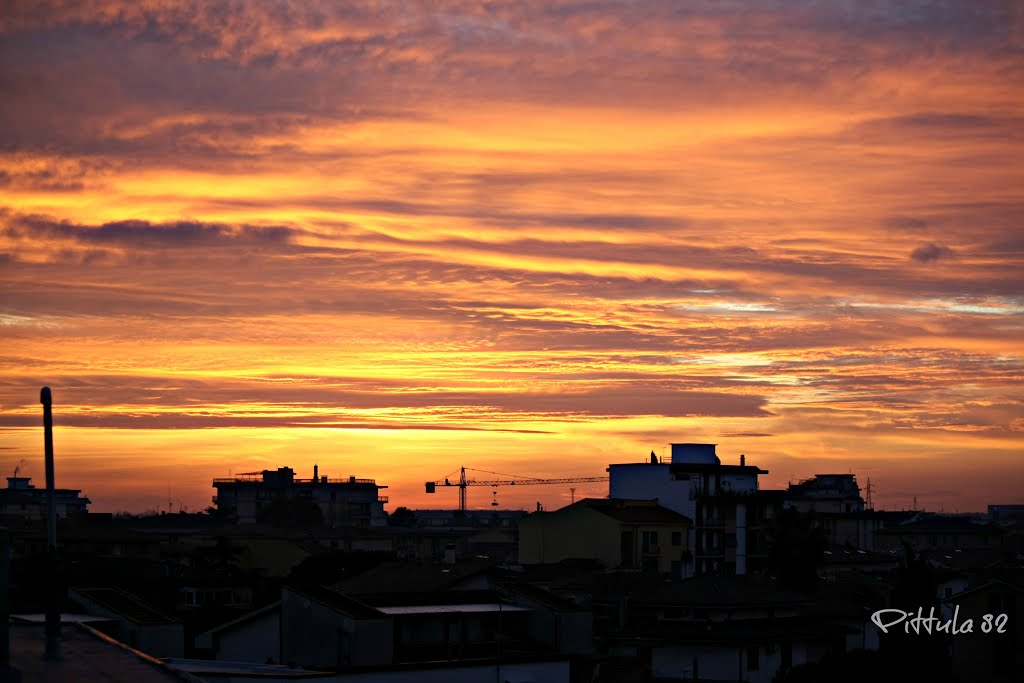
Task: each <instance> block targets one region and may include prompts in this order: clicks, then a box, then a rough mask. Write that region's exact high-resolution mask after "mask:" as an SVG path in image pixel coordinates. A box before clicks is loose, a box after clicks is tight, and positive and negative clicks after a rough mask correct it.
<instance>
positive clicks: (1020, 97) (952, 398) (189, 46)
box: [0, 0, 1024, 509]
mask: <svg viewBox="0 0 1024 683" xmlns="http://www.w3.org/2000/svg"><path fill="white" fill-rule="evenodd" d="M4 14H5V16H4V17H3V19H2V20H0V96H2V97H3V102H4V105H3V107H0V292H2V294H0V338H2V340H3V345H2V351H0V353H2V357H0V406H2V409H3V410H2V416H0V433H2V434H3V437H4V441H5V446H4V447H3V453H4V456H3V462H0V465H3V464H4V463H7V464H9V465H10V466H11V467H13V464H14V463H17V462H18V461H20V460H21V459H22V458H25V459H29V460H30V459H31V458H32V457H35V456H36V455H38V452H39V448H38V443H36V442H37V441H38V433H37V432H38V421H39V420H38V417H39V416H38V409H39V406H38V404H37V403H36V400H37V398H38V390H39V387H40V386H42V385H44V384H47V385H52V386H53V389H54V395H55V397H56V400H57V403H58V411H57V422H58V426H59V430H60V431H59V434H58V444H59V445H60V447H61V448H63V453H64V454H65V455H66V458H67V464H66V469H63V470H62V472H67V474H66V475H65V474H62V476H67V477H69V478H72V481H68V482H64V481H62V484H63V483H66V484H68V485H71V484H72V483H73V485H75V486H76V487H77V486H81V487H83V488H85V489H86V493H87V494H88V495H89V496H90V497H91V498H92V499H93V500H94V501H96V507H97V509H113V508H115V507H120V506H130V507H140V506H145V505H149V504H151V503H149V502H147V500H148V499H146V498H145V496H144V495H143V494H139V495H135V494H132V495H131V496H129V495H128V494H125V493H124V491H125V490H127V489H137V490H140V491H146V490H150V489H152V490H153V492H154V493H153V496H154V497H155V498H154V499H159V498H160V496H161V492H164V493H166V486H167V482H168V481H173V482H174V485H175V488H176V489H178V490H180V492H181V493H180V495H181V496H184V497H185V498H186V499H187V500H188V501H189V504H190V505H194V506H203V507H205V505H206V504H208V500H209V498H208V497H209V495H210V491H209V477H211V476H224V475H225V474H226V473H227V471H228V470H230V469H234V470H235V471H237V470H239V469H259V468H261V467H263V466H273V467H277V466H280V465H285V464H292V465H294V466H296V467H300V468H305V469H311V468H312V465H313V464H314V463H316V462H318V463H319V464H320V465H321V467H322V468H330V469H331V470H332V471H333V470H336V469H338V468H341V467H343V466H344V467H347V468H350V469H351V474H355V475H357V476H376V477H378V478H379V479H381V480H382V481H384V480H386V481H385V483H389V484H390V485H391V486H392V489H391V491H390V493H391V494H392V500H393V501H397V500H400V501H401V502H400V503H398V504H404V505H413V506H415V505H426V504H442V503H440V502H438V501H434V500H432V499H429V498H424V497H423V494H422V481H424V480H426V479H433V478H436V477H437V476H438V475H439V474H443V472H447V471H449V470H451V469H453V468H455V467H457V466H459V465H460V464H466V465H470V466H472V465H477V466H480V467H483V468H489V469H496V470H498V471H512V472H518V473H520V474H522V473H524V472H526V473H528V474H531V475H535V476H542V475H545V474H547V475H550V476H555V475H570V474H579V475H584V474H599V473H601V472H602V471H603V469H604V467H605V466H606V465H607V463H608V462H613V461H621V460H633V459H637V460H640V459H643V458H645V457H646V454H647V453H649V452H650V450H651V449H652V448H653V449H657V448H661V447H662V446H663V445H664V444H665V443H667V442H670V441H682V440H685V441H700V440H707V441H718V442H719V443H720V450H721V451H722V452H723V454H724V455H725V457H726V459H727V460H728V459H729V458H735V457H736V456H737V454H738V453H740V452H745V453H746V455H747V458H748V461H749V462H752V463H756V464H759V465H761V466H764V467H767V468H769V469H771V470H772V475H771V477H769V478H768V485H784V484H785V482H786V480H787V478H788V476H790V475H792V476H794V477H796V478H798V477H800V476H808V475H810V474H813V473H814V472H815V471H816V470H818V469H821V468H827V469H830V470H831V469H835V468H841V471H845V470H846V469H848V468H854V469H855V471H857V470H858V468H861V470H862V471H864V472H870V473H871V476H872V477H873V481H874V482H875V484H876V486H878V487H879V493H878V494H877V496H876V501H879V502H881V503H882V504H889V505H900V504H906V503H907V502H908V500H905V499H904V498H909V497H912V496H913V495H914V494H913V493H912V491H914V490H915V489H914V487H915V486H916V485H917V484H916V482H918V481H921V482H925V480H924V479H921V478H920V477H919V473H920V471H921V469H922V467H921V463H922V462H927V463H928V468H927V469H928V470H929V472H934V473H935V474H934V476H931V475H930V478H928V479H927V482H925V483H921V484H920V486H922V487H927V490H921V491H918V493H919V494H920V495H921V496H922V497H924V496H926V495H927V494H928V491H933V492H939V491H945V490H950V489H951V488H952V487H951V485H950V482H956V481H961V480H967V479H969V480H970V481H971V482H975V483H979V482H981V479H980V476H981V475H977V474H976V472H980V471H987V472H990V473H991V479H990V480H987V483H985V484H984V486H982V485H981V484H980V483H979V485H978V487H977V488H976V489H975V490H973V491H963V492H962V493H961V494H959V497H960V501H959V504H960V505H961V506H962V507H964V508H967V507H973V508H981V507H983V506H984V505H985V504H987V503H989V502H1024V501H1020V498H1019V496H1020V494H1019V492H1018V491H1017V490H1016V489H1013V488H1012V486H1010V485H1009V484H1007V483H1006V482H1014V481H1017V480H1019V479H1020V474H1021V472H1022V467H1024V466H1022V463H1021V462H1020V460H1019V457H1020V450H1021V449H1020V446H1021V436H1022V434H1024V431H1022V430H1021V423H1020V420H1021V418H1020V413H1021V411H1020V407H1021V404H1020V401H1019V393H1020V379H1021V377H1022V376H1024V346H1022V342H1021V340H1022V339H1024V334H1022V333H1024V243H1022V241H1021V238H1020V234H1021V219H1020V217H1021V216H1022V215H1024V190H1022V188H1024V165H1022V164H1021V163H1020V161H1019V160H1020V159H1021V158H1024V135H1022V131H1024V117H1022V116H1021V115H1020V112H1021V111H1024V68H1021V67H1022V65H1024V48H1022V46H1021V43H1020V36H1021V35H1022V29H1024V25H1022V20H1021V14H1020V12H1019V11H1018V8H1017V7H1016V5H1015V4H1014V3H1010V2H1001V1H999V0H996V1H993V2H975V3H945V2H934V1H932V0H915V1H913V2H909V3H905V2H904V3H896V2H891V3H882V4H878V3H873V4H865V3H856V2H832V3H816V4H810V5H806V6H800V7H795V6H793V5H792V4H790V3H783V2H777V1H776V0H757V1H755V2H706V3H679V2H675V1H671V0H650V1H646V2H633V3H622V2H611V1H610V0H597V1H596V2H595V1H587V2H577V1H576V0H567V1H565V2H555V3H552V2H540V1H539V0H527V1H525V2H488V3H483V4H481V3H478V2H471V1H469V0H466V1H462V0H459V1H455V2H446V3H443V4H442V5H441V6H435V5H434V4H431V3H409V2H399V1H397V0H396V1H394V2H391V1H384V2H377V1H375V2H347V3H331V2H306V1H302V2H300V1H298V0H274V1H273V2H245V1H242V0H215V1H205V0H204V1H200V0H194V1H186V0H176V1H171V2H168V1H166V0H141V1H136V2H119V1H116V0H89V1H87V2H82V1H71V0H64V1H58V0H53V1H50V2H16V3H14V5H13V10H12V11H7V12H5V13H4ZM7 444H10V445H7ZM556 456H557V457H556ZM965 462H971V463H973V465H972V468H973V469H971V470H970V471H968V470H967V468H966V466H965V465H964V463H965ZM421 470H422V471H421ZM114 474H116V475H117V476H119V477H122V478H124V480H125V481H129V480H130V481H131V482H133V483H132V485H131V486H122V485H117V486H114V485H112V484H111V483H110V481H111V476H113V475H114ZM968 475H969V476H968ZM33 476H36V475H33ZM965 477H966V479H965ZM971 477H973V478H971ZM563 493H566V492H563ZM604 493H605V492H602V491H600V490H599V487H598V490H595V491H592V492H590V493H588V495H590V494H594V495H603V494H604ZM904 494H906V495H904ZM516 495H517V496H520V497H518V498H511V499H509V500H508V501H506V502H507V503H508V504H513V505H520V504H522V505H527V504H529V505H531V506H532V504H533V503H534V502H535V501H536V500H538V499H540V498H535V497H534V496H539V495H541V494H539V493H538V494H526V493H523V494H519V493H517V494H516ZM550 495H552V496H562V494H555V493H552V494H550ZM935 495H938V494H937V493H936V494H935ZM900 496H903V498H901V497H900ZM563 497H564V496H563ZM996 499H998V500H996ZM554 500H555V501H556V502H557V501H560V500H561V498H557V497H556V498H555V499H554ZM547 502H548V504H553V503H551V502H550V501H547ZM449 504H450V503H449Z"/></svg>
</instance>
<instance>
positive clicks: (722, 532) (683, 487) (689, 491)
mask: <svg viewBox="0 0 1024 683" xmlns="http://www.w3.org/2000/svg"><path fill="white" fill-rule="evenodd" d="M767 473H768V471H767V470H762V469H760V468H758V467H754V466H752V465H747V464H746V458H745V456H742V455H741V456H740V462H739V464H738V465H723V464H722V461H721V460H720V459H719V457H718V456H717V455H716V454H715V444H702V443H701V444H698V443H674V444H672V459H671V462H668V463H664V462H659V461H658V459H657V457H656V456H655V455H654V454H653V453H652V454H651V461H650V462H644V463H625V464H614V465H609V466H608V474H609V488H608V495H609V496H610V497H611V498H656V499H657V501H658V503H659V504H660V505H662V506H664V507H666V508H668V509H670V510H672V511H674V512H677V513H679V514H681V515H683V516H684V517H687V518H688V519H690V520H692V521H693V533H692V534H691V536H690V553H691V555H692V556H693V558H694V574H695V575H703V574H718V573H724V574H746V573H747V571H748V569H747V564H748V560H750V559H752V558H754V556H756V558H754V559H757V560H760V559H761V555H763V552H762V551H763V549H762V548H760V547H759V546H752V543H757V539H758V538H760V534H758V533H755V532H756V531H757V529H758V527H760V526H761V525H762V524H764V523H765V522H766V521H767V520H769V519H771V517H772V515H773V511H774V504H773V501H774V498H772V499H769V498H768V497H765V496H761V495H760V492H759V491H758V483H757V477H758V475H761V474H767Z"/></svg>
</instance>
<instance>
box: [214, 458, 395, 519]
mask: <svg viewBox="0 0 1024 683" xmlns="http://www.w3.org/2000/svg"><path fill="white" fill-rule="evenodd" d="M213 487H214V488H215V489H216V490H217V495H216V496H214V498H213V502H214V504H215V505H216V506H217V510H218V511H219V512H220V513H222V514H224V515H225V516H227V517H229V518H231V519H234V520H236V521H237V522H238V523H239V524H253V523H255V522H259V521H264V520H267V519H269V518H272V517H273V516H274V515H275V514H277V515H280V514H291V515H293V516H294V515H301V514H306V513H308V512H309V511H310V510H312V509H313V507H314V506H315V508H316V509H317V510H319V513H320V518H321V519H320V521H322V522H323V524H325V525H326V526H329V527H341V526H350V527H364V528H365V527H384V526H387V515H386V514H385V512H384V504H385V503H387V502H388V500H387V497H386V496H382V495H380V493H379V492H380V489H386V488H387V486H381V485H380V484H377V483H376V482H375V481H374V480H373V479H357V478H356V477H348V478H347V479H330V478H328V477H327V476H320V472H319V468H318V467H316V466H314V467H313V478H312V479H297V478H296V477H295V471H294V470H293V469H292V468H290V467H281V468H278V469H276V470H263V471H262V472H250V473H245V474H238V475H235V476H234V477H230V478H226V479H214V480H213Z"/></svg>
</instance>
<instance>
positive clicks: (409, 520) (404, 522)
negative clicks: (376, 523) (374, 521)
mask: <svg viewBox="0 0 1024 683" xmlns="http://www.w3.org/2000/svg"><path fill="white" fill-rule="evenodd" d="M388 525H390V526H415V525H416V513H415V512H413V511H412V510H410V509H409V508H407V507H404V506H400V507H397V508H395V511H394V512H392V513H391V515H390V516H389V517H388Z"/></svg>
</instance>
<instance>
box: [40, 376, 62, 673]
mask: <svg viewBox="0 0 1024 683" xmlns="http://www.w3.org/2000/svg"><path fill="white" fill-rule="evenodd" d="M39 402H40V403H42V404H43V435H44V436H43V438H44V444H45V446H44V448H45V450H46V559H47V565H49V567H48V569H49V574H50V581H49V584H50V585H49V586H47V591H46V654H45V657H46V659H60V606H59V604H58V591H59V587H58V581H59V576H58V572H57V508H56V506H55V504H54V500H53V411H52V409H51V408H52V406H53V397H52V396H51V394H50V387H43V388H42V390H41V391H40V392H39Z"/></svg>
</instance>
